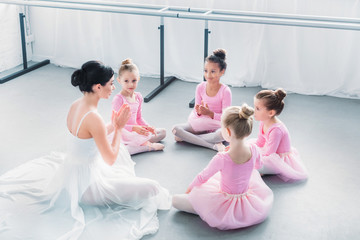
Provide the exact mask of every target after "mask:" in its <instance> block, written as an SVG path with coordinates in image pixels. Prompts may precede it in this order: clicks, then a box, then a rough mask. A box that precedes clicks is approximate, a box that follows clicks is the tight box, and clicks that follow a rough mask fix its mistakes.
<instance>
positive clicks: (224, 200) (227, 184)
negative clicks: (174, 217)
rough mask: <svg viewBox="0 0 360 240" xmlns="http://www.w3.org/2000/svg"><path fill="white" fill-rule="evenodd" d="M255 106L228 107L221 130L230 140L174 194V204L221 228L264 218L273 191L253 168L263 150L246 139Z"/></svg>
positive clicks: (230, 227)
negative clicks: (180, 190) (186, 186)
mask: <svg viewBox="0 0 360 240" xmlns="http://www.w3.org/2000/svg"><path fill="white" fill-rule="evenodd" d="M253 113H254V110H253V109H252V108H251V107H249V106H247V105H246V104H243V105H242V106H241V107H235V106H233V107H229V108H227V109H226V110H225V112H224V114H223V116H222V127H221V131H222V134H223V136H224V138H225V140H226V141H228V142H229V143H230V145H229V150H228V151H227V152H221V153H218V154H217V155H216V156H215V157H214V158H213V159H212V160H211V162H210V163H209V165H208V166H207V167H206V168H205V169H204V170H203V171H202V172H201V173H199V174H198V175H197V176H196V177H195V179H194V180H193V182H192V183H191V184H190V186H189V188H188V190H187V191H186V193H188V194H181V195H174V196H173V206H174V207H175V208H177V209H179V210H182V211H185V212H189V213H194V214H198V215H199V216H200V217H201V218H202V219H203V220H204V221H205V222H207V223H208V224H209V225H210V226H211V227H216V228H218V229H221V230H227V229H236V228H242V227H247V226H251V225H254V224H257V223H260V222H262V221H264V220H265V218H266V217H267V215H268V214H269V211H270V209H271V207H272V203H273V193H272V191H271V189H270V188H269V187H268V186H267V185H266V184H265V183H264V182H263V180H262V179H261V176H260V174H259V172H258V171H257V170H255V169H254V168H259V167H260V164H261V161H260V153H259V152H258V148H257V147H256V145H255V144H253V145H248V144H247V143H245V141H244V139H245V138H246V137H247V136H249V135H250V133H251V130H252V125H253V119H252V117H251V115H252V114H253Z"/></svg>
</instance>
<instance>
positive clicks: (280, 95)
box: [275, 88, 286, 101]
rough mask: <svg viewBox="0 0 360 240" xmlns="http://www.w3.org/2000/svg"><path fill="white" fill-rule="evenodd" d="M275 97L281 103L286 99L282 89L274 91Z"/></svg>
mask: <svg viewBox="0 0 360 240" xmlns="http://www.w3.org/2000/svg"><path fill="white" fill-rule="evenodd" d="M275 95H276V97H277V98H278V99H279V100H280V101H282V100H283V99H284V98H285V97H286V92H285V91H284V89H282V88H278V89H276V91H275Z"/></svg>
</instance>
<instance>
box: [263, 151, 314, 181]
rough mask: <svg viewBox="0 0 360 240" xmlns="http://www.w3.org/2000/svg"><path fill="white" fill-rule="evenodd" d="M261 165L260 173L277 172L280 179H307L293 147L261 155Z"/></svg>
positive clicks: (304, 169) (306, 174)
mask: <svg viewBox="0 0 360 240" xmlns="http://www.w3.org/2000/svg"><path fill="white" fill-rule="evenodd" d="M261 161H262V164H263V167H262V168H261V169H259V172H260V173H262V174H277V175H278V176H279V177H280V178H281V179H282V180H284V181H285V182H287V181H298V180H304V179H307V177H308V173H307V170H306V168H305V166H304V164H303V163H302V161H301V158H300V155H299V153H298V151H297V150H296V149H295V148H291V152H288V153H281V154H277V153H273V154H270V155H269V156H262V157H261Z"/></svg>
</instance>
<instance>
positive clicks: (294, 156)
mask: <svg viewBox="0 0 360 240" xmlns="http://www.w3.org/2000/svg"><path fill="white" fill-rule="evenodd" d="M285 97H286V92H285V91H284V90H283V89H281V88H279V89H277V90H276V91H272V90H262V91H260V92H258V93H257V94H256V96H255V98H254V106H255V114H254V116H255V120H257V121H260V131H259V134H258V138H257V140H256V145H258V146H259V147H260V148H261V155H262V163H263V167H262V168H261V169H259V172H260V173H262V174H277V175H278V176H279V177H280V178H282V179H283V180H284V181H295V180H304V179H306V178H307V176H308V174H307V170H306V168H305V166H304V164H303V163H302V161H301V158H300V155H299V153H298V152H297V150H296V149H295V148H293V147H292V146H291V142H290V134H289V131H288V129H287V128H286V126H285V124H284V123H283V122H281V121H280V120H279V118H278V117H277V116H278V115H280V113H281V112H282V110H283V108H284V105H285V103H284V98H285Z"/></svg>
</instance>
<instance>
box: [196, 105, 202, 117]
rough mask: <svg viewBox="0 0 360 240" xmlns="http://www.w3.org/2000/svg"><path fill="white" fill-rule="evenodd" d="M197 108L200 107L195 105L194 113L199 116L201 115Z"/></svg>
mask: <svg viewBox="0 0 360 240" xmlns="http://www.w3.org/2000/svg"><path fill="white" fill-rule="evenodd" d="M199 108H200V105H199V104H196V105H195V111H196V113H197V115H198V116H201V114H200V112H199V111H200V110H199Z"/></svg>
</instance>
